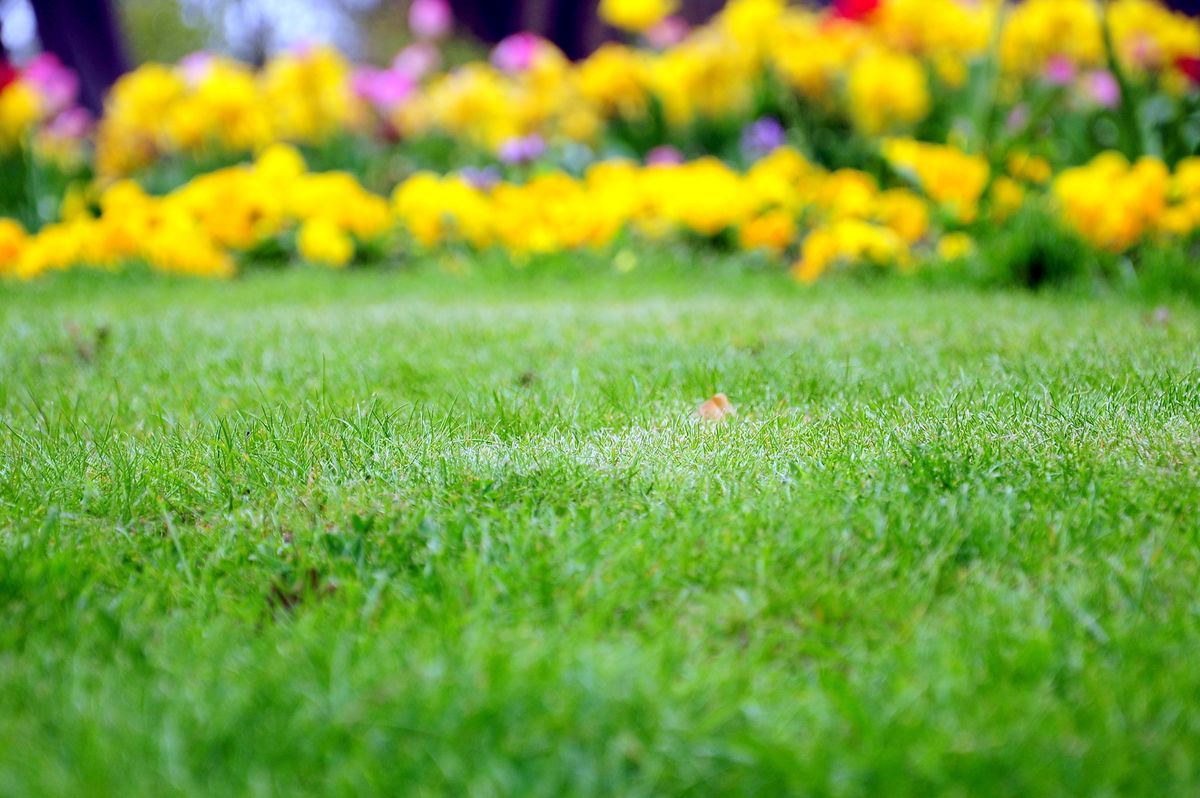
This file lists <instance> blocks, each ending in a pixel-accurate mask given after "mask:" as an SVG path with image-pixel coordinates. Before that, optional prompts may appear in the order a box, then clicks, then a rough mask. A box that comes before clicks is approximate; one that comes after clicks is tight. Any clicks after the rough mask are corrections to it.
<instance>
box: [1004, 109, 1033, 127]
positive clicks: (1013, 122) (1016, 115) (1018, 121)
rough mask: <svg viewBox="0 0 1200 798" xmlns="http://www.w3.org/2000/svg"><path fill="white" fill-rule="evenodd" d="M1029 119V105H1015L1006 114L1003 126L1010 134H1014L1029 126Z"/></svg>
mask: <svg viewBox="0 0 1200 798" xmlns="http://www.w3.org/2000/svg"><path fill="white" fill-rule="evenodd" d="M1029 118H1030V112H1029V105H1028V104H1026V103H1017V104H1016V105H1014V106H1013V108H1012V110H1011V111H1009V112H1008V119H1007V120H1005V122H1004V126H1005V127H1006V128H1008V130H1009V132H1010V133H1016V132H1017V131H1020V130H1024V129H1025V126H1026V125H1028V124H1029Z"/></svg>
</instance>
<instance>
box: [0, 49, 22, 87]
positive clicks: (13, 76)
mask: <svg viewBox="0 0 1200 798" xmlns="http://www.w3.org/2000/svg"><path fill="white" fill-rule="evenodd" d="M19 77H21V73H20V72H18V71H17V68H16V67H15V66H13V65H12V64H11V63H9V61H8V59H7V58H2V57H0V91H4V90H5V89H7V88H8V85H9V84H10V83H14V82H16V80H17V78H19Z"/></svg>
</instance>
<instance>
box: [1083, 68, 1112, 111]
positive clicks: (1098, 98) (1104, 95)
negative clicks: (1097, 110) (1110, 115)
mask: <svg viewBox="0 0 1200 798" xmlns="http://www.w3.org/2000/svg"><path fill="white" fill-rule="evenodd" d="M1083 87H1084V91H1085V92H1086V93H1087V95H1088V97H1090V98H1091V100H1092V102H1094V103H1095V104H1096V105H1099V106H1100V107H1101V108H1116V107H1117V106H1118V105H1120V104H1121V84H1119V83H1117V79H1116V77H1114V76H1113V73H1111V72H1109V71H1108V70H1107V69H1097V70H1094V71H1092V72H1089V73H1087V75H1086V76H1085V77H1084V86H1083Z"/></svg>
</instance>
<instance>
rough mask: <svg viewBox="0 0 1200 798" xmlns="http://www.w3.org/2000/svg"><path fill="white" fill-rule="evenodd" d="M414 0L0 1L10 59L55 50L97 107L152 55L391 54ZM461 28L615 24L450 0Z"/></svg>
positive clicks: (549, 8)
mask: <svg viewBox="0 0 1200 798" xmlns="http://www.w3.org/2000/svg"><path fill="white" fill-rule="evenodd" d="M410 2H411V0H0V42H2V44H3V47H4V51H5V54H6V55H7V56H8V57H9V59H10V60H13V61H17V62H21V61H24V60H25V59H27V58H28V57H29V56H31V55H32V54H34V53H36V52H40V51H43V50H47V51H50V52H53V53H54V54H55V55H57V56H58V57H59V59H60V60H61V61H62V62H63V63H64V64H65V65H66V66H68V67H70V68H72V69H74V70H75V71H76V72H78V73H79V74H80V76H81V78H82V80H83V84H84V85H83V87H82V88H83V95H84V96H83V99H84V100H85V103H86V104H87V105H88V106H89V107H91V108H92V109H93V110H96V109H97V108H98V106H99V103H100V98H101V96H102V95H103V92H104V89H105V88H107V86H109V85H111V83H112V81H113V80H115V79H116V77H117V76H118V75H120V74H121V72H123V71H126V70H128V69H129V68H131V67H133V66H136V65H138V64H141V63H145V62H147V61H162V62H176V61H178V60H179V59H181V58H182V57H184V56H185V55H187V54H189V53H193V52H197V51H200V50H207V51H210V52H215V53H222V54H227V55H232V56H235V57H237V58H239V59H241V60H244V61H248V62H250V63H262V62H263V61H265V60H266V59H267V58H268V57H270V56H271V55H272V54H274V53H276V52H279V51H280V50H285V49H288V48H291V47H297V46H303V45H306V44H331V45H334V46H335V47H337V48H338V49H339V50H340V51H341V52H343V53H345V54H346V55H348V56H350V57H351V58H352V59H354V60H355V61H360V62H367V63H372V62H374V63H385V62H387V61H389V60H390V59H391V57H392V56H393V55H394V54H395V53H396V52H397V51H399V50H400V49H401V48H402V47H403V46H404V45H406V44H408V43H409V41H410V38H411V34H410V33H409V28H408V25H407V24H406V19H407V15H408V10H409V5H410ZM722 5H723V2H722V0H685V2H683V3H682V9H681V11H682V13H681V16H682V17H684V18H685V19H687V20H688V21H689V22H692V23H697V22H701V21H704V20H706V19H707V18H708V17H710V16H711V15H712V14H713V13H714V12H715V11H717V10H718V9H719V8H720V7H721V6H722ZM451 6H452V8H453V10H454V16H455V19H456V21H457V23H458V25H459V27H460V29H461V30H460V31H459V32H460V33H462V34H464V36H463V37H460V38H459V39H457V40H456V44H455V47H457V48H459V51H458V52H457V54H456V53H455V52H453V49H452V51H451V52H450V53H449V54H448V56H449V57H450V58H451V60H453V59H454V57H455V55H457V57H458V58H459V59H461V60H466V59H467V58H469V57H471V56H475V55H478V54H479V53H480V52H482V50H478V51H476V50H473V49H472V42H473V41H474V42H478V43H479V44H480V46H482V45H484V44H494V43H496V42H498V41H500V40H501V39H503V38H504V37H505V36H508V35H510V34H512V33H516V32H518V31H531V32H533V33H537V34H540V35H542V36H544V37H546V38H547V39H550V40H551V41H553V42H555V43H556V44H557V45H558V46H559V47H560V48H562V50H563V51H564V52H565V53H566V54H567V55H568V56H571V57H573V58H578V57H582V56H584V55H586V54H587V53H589V52H591V51H592V50H594V49H595V48H596V47H597V46H598V45H600V44H601V43H603V42H604V41H605V40H607V39H609V38H611V37H613V36H614V35H615V32H614V31H612V30H611V29H609V28H607V27H606V26H605V25H604V24H603V23H602V22H601V21H600V20H599V17H598V16H597V6H598V0H508V2H504V1H500V2H497V0H453V2H451Z"/></svg>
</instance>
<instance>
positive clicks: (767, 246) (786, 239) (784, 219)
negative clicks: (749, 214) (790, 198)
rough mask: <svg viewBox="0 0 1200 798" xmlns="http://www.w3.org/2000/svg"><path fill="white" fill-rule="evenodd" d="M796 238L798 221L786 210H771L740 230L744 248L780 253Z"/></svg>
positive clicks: (740, 240) (740, 242)
mask: <svg viewBox="0 0 1200 798" xmlns="http://www.w3.org/2000/svg"><path fill="white" fill-rule="evenodd" d="M795 240H796V221H795V220H794V219H793V218H792V215H791V214H790V213H787V212H786V211H779V210H776V211H770V212H768V213H764V214H763V215H762V216H757V217H755V218H754V219H751V220H750V221H748V222H746V223H745V224H743V225H742V226H741V228H740V229H739V230H738V244H739V245H740V246H741V248H742V249H746V250H754V249H764V250H766V251H768V252H771V253H773V254H777V255H778V254H780V253H782V252H783V251H784V250H785V249H787V248H788V247H789V246H791V245H792V242H793V241H795Z"/></svg>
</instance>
